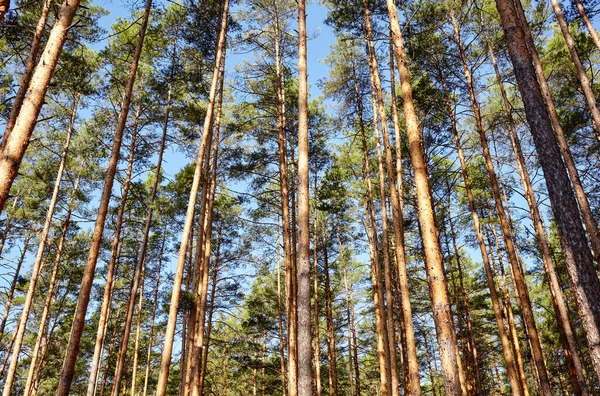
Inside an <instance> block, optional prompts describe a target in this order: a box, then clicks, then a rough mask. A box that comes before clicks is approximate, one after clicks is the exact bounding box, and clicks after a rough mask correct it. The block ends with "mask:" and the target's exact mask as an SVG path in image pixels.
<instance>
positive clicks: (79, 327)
mask: <svg viewBox="0 0 600 396" xmlns="http://www.w3.org/2000/svg"><path fill="white" fill-rule="evenodd" d="M72 3H78V1H75V2H72ZM69 4H71V3H69ZM151 7H152V0H146V3H145V8H144V14H143V17H142V21H141V26H140V30H139V33H138V38H137V42H136V46H135V50H134V54H133V59H132V62H131V67H130V70H129V75H128V78H127V85H126V87H125V91H124V95H123V100H122V102H121V109H120V111H119V119H118V121H117V126H116V129H115V133H114V137H113V145H112V148H111V154H110V159H109V161H108V166H107V169H106V176H105V179H104V187H103V190H102V195H101V197H100V205H99V207H98V214H97V217H96V223H95V224H94V231H93V234H92V241H91V243H90V249H89V252H88V258H87V261H86V264H85V267H84V270H83V278H82V280H81V287H80V290H79V296H78V299H77V309H76V310H75V315H74V317H73V325H72V327H71V334H70V336H69V343H68V346H67V350H66V354H65V360H64V362H63V367H62V370H61V374H60V380H59V384H58V387H57V390H56V395H57V396H66V395H67V394H69V390H70V388H71V383H72V381H73V375H74V373H75V362H76V360H77V355H78V354H79V344H80V341H81V335H82V334H83V328H84V325H85V316H86V313H87V309H88V304H89V300H90V293H91V290H92V284H93V281H94V275H95V273H96V263H97V261H98V254H99V252H100V245H101V243H102V233H103V231H104V225H105V222H106V217H107V215H108V205H109V203H110V197H111V193H112V187H113V183H114V179H115V174H116V171H117V164H118V162H119V156H120V151H121V143H122V140H123V133H124V131H125V126H126V124H127V119H128V115H129V107H130V105H131V99H132V96H133V88H134V84H135V80H136V76H137V69H138V65H139V61H140V58H141V55H142V46H143V43H144V37H145V35H146V28H147V26H148V20H149V19H150V9H151ZM34 78H35V77H34ZM32 84H33V82H32ZM23 106H25V104H24V105H23ZM18 123H19V121H18V120H17V124H16V125H15V130H16V128H17V126H18ZM15 130H13V134H14V132H15Z"/></svg>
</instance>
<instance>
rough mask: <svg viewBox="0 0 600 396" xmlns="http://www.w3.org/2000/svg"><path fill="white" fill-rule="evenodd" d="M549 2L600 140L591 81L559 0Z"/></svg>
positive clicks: (597, 110) (599, 120)
mask: <svg viewBox="0 0 600 396" xmlns="http://www.w3.org/2000/svg"><path fill="white" fill-rule="evenodd" d="M550 4H552V10H553V11H554V15H556V21H557V22H558V26H559V27H560V31H561V33H562V35H563V37H564V39H565V43H566V44H567V49H568V50H569V55H571V60H572V61H573V65H574V66H575V71H576V72H577V79H578V80H579V84H580V85H581V90H582V91H583V96H584V97H585V101H586V103H587V106H588V111H589V112H590V116H591V118H592V126H593V128H594V132H595V133H596V138H597V139H598V140H600V110H599V109H598V105H597V104H596V95H595V94H594V91H593V90H592V83H591V82H590V79H589V78H588V76H587V74H585V69H584V67H583V64H582V63H581V59H580V58H579V54H578V53H577V48H576V47H575V40H573V36H571V32H569V26H568V25H567V21H566V20H565V16H564V14H563V12H562V9H561V8H560V4H559V2H558V1H557V0H550Z"/></svg>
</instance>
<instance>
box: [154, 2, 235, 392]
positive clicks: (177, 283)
mask: <svg viewBox="0 0 600 396" xmlns="http://www.w3.org/2000/svg"><path fill="white" fill-rule="evenodd" d="M228 15H229V0H225V1H224V4H223V12H222V15H221V24H220V31H219V38H218V43H217V51H216V54H215V66H214V68H213V76H212V82H211V87H210V92H209V98H208V99H209V100H208V107H207V111H206V116H205V118H204V126H203V129H202V131H203V132H202V141H201V143H200V148H199V149H198V156H197V160H196V168H195V170H194V178H193V180H192V186H191V188H190V198H189V201H188V206H187V211H186V215H185V223H184V226H183V231H182V233H181V240H182V241H184V243H181V245H180V248H179V255H178V257H177V267H176V270H175V276H174V279H173V293H172V294H171V303H170V305H169V317H168V322H167V329H166V332H165V340H164V347H163V353H162V358H161V365H160V373H159V377H158V384H157V387H156V396H165V392H166V389H167V379H168V377H169V368H170V366H171V354H172V352H173V342H174V337H175V328H176V326H177V312H178V310H179V299H180V296H181V284H182V280H183V270H184V267H185V261H186V257H187V248H188V244H187V243H186V242H187V241H188V240H189V238H190V232H191V229H192V225H193V222H194V211H195V206H196V205H195V204H196V196H197V195H198V190H199V187H200V178H201V175H202V174H203V173H204V172H203V169H202V162H203V159H204V153H205V151H206V146H207V142H208V138H209V135H211V126H212V119H213V113H214V109H215V99H216V94H217V87H218V81H219V70H220V68H221V61H222V52H223V50H224V47H225V37H226V34H227V16H228Z"/></svg>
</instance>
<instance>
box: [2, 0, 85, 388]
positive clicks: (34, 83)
mask: <svg viewBox="0 0 600 396" xmlns="http://www.w3.org/2000/svg"><path fill="white" fill-rule="evenodd" d="M78 8H79V0H65V1H64V2H63V3H62V5H61V7H60V12H59V14H58V17H57V18H56V23H55V24H54V27H53V28H52V31H51V32H50V36H49V37H48V41H47V43H46V47H45V48H44V51H43V52H42V57H41V59H40V61H39V62H38V64H37V67H36V68H35V71H34V72H33V75H32V76H31V81H30V83H29V86H28V88H27V93H26V94H25V99H24V100H23V104H22V105H21V109H20V111H19V115H18V116H17V117H16V119H15V122H14V127H13V128H12V131H11V132H10V134H9V136H8V137H7V138H6V143H5V144H4V146H3V147H2V154H1V155H0V212H2V210H3V209H4V205H5V203H6V200H7V199H8V196H9V193H10V188H11V186H12V184H13V181H14V180H15V177H17V172H18V171H19V167H20V165H21V161H22V159H23V156H24V155H25V151H26V150H27V146H29V141H30V139H31V134H32V133H33V129H34V128H35V124H36V121H37V117H38V115H39V113H40V110H41V109H42V105H43V104H44V99H45V97H46V91H47V90H48V86H49V85H50V80H51V79H52V75H53V74H54V69H55V68H56V64H57V63H58V58H59V56H60V53H61V51H62V48H63V45H64V43H65V41H66V39H67V33H68V31H69V29H70V27H71V24H72V22H73V18H74V17H75V12H76V11H77V9H78ZM36 34H37V30H36ZM36 52H37V51H36ZM34 283H35V282H34ZM18 344H20V342H16V343H15V346H17V345H18ZM19 347H20V345H19ZM11 377H14V374H10V373H9V374H8V377H7V382H6V383H7V384H8V385H9V386H8V388H10V387H11V385H12V379H11ZM4 389H7V387H6V386H5V387H4Z"/></svg>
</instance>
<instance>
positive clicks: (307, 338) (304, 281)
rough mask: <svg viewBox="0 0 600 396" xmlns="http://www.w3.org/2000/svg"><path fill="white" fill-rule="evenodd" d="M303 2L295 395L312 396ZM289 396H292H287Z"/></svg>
mask: <svg viewBox="0 0 600 396" xmlns="http://www.w3.org/2000/svg"><path fill="white" fill-rule="evenodd" d="M308 179H309V165H308V81H307V67H306V1H305V0H298V264H297V274H296V276H297V329H298V336H297V340H298V345H297V348H298V351H297V352H298V395H297V396H310V395H312V364H311V360H312V358H311V354H312V348H311V330H310V327H311V324H310V204H309V191H308V190H309V189H308V182H309V181H308ZM290 396H296V395H295V394H293V393H292V392H290Z"/></svg>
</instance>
